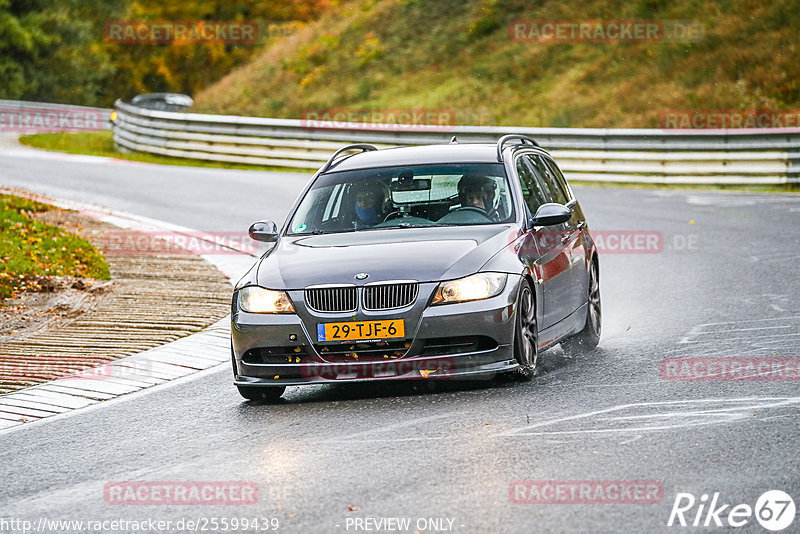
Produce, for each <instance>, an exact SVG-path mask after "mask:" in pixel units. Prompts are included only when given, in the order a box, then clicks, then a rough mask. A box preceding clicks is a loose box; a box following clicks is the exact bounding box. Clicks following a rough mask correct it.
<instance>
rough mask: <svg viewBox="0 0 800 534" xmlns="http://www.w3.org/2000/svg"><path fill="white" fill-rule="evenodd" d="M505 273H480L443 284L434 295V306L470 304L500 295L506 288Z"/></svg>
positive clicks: (506, 276)
mask: <svg viewBox="0 0 800 534" xmlns="http://www.w3.org/2000/svg"><path fill="white" fill-rule="evenodd" d="M507 278H508V275H507V274H505V273H478V274H473V275H472V276H467V277H466V278H459V279H458V280H452V281H450V282H442V283H441V284H439V287H438V288H437V289H436V293H435V294H434V295H433V301H432V302H431V303H432V304H447V303H450V302H468V301H470V300H482V299H488V298H489V297H494V296H495V295H499V294H500V292H501V291H503V288H504V287H506V279H507Z"/></svg>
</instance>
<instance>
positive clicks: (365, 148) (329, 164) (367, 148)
mask: <svg viewBox="0 0 800 534" xmlns="http://www.w3.org/2000/svg"><path fill="white" fill-rule="evenodd" d="M351 150H360V151H361V152H372V151H373V150H378V149H377V148H375V147H374V146H372V145H363V144H358V145H347V146H345V147H342V148H340V149H339V150H337V151H336V152H334V153H333V156H331V158H330V159H329V160H328V161H327V162H326V163H325V165H323V166H322V169H320V171H319V173H320V174H322V173H324V172H326V171H327V170H328V169H330V168H331V167H332V166H333V163H334V161H335V160H336V158H338V157H339V156H340V155H341V154H342V153H344V152H349V151H351Z"/></svg>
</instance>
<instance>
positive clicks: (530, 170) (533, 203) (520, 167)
mask: <svg viewBox="0 0 800 534" xmlns="http://www.w3.org/2000/svg"><path fill="white" fill-rule="evenodd" d="M536 174H537V173H536V171H535V168H534V166H533V164H532V163H531V161H530V155H528V154H524V155H522V156H520V157H519V158H518V159H517V175H519V183H520V185H521V186H522V196H523V197H525V204H527V205H528V209H529V210H530V212H531V215H533V214H535V213H536V210H537V209H539V206H541V205H542V204H545V203H547V202H550V199H549V197H548V195H547V193H546V191H545V190H544V188H543V186H542V180H541V179H538V178H537V177H536Z"/></svg>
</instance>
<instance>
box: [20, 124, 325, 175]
mask: <svg viewBox="0 0 800 534" xmlns="http://www.w3.org/2000/svg"><path fill="white" fill-rule="evenodd" d="M19 142H20V143H22V144H23V145H26V146H29V147H33V148H42V149H44V150H54V151H56V152H66V153H67V154H83V155H87V156H103V157H107V158H116V159H124V160H128V161H138V162H141V163H155V164H158V165H180V166H184V167H209V168H212V169H242V170H254V171H289V170H290V169H286V168H282V167H281V168H279V167H268V166H264V165H244V164H238V163H224V162H216V161H204V160H198V159H185V158H172V157H169V156H159V155H155V154H145V153H141V152H129V153H126V152H120V151H118V150H117V148H116V147H115V146H114V137H113V134H112V133H111V132H110V131H102V132H80V133H40V134H31V135H23V136H21V137H20V138H19ZM291 171H293V172H311V171H306V170H304V169H291Z"/></svg>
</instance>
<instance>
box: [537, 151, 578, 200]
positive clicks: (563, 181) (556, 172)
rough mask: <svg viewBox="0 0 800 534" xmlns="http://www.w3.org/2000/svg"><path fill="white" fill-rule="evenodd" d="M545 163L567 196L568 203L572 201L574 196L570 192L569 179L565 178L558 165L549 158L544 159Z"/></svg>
mask: <svg viewBox="0 0 800 534" xmlns="http://www.w3.org/2000/svg"><path fill="white" fill-rule="evenodd" d="M544 162H545V163H546V164H547V167H548V168H549V169H550V171H551V172H552V173H553V176H555V177H556V182H558V185H559V186H561V189H562V190H563V191H564V193H565V194H566V195H567V200H568V201H569V200H572V194H571V192H570V190H569V186H568V185H567V179H566V178H564V174H563V173H562V172H561V169H559V168H558V165H556V164H555V163H554V162H552V161H550V160H549V159H547V158H544Z"/></svg>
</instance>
